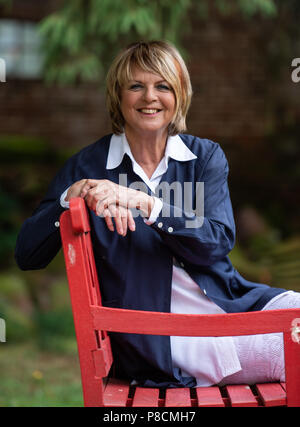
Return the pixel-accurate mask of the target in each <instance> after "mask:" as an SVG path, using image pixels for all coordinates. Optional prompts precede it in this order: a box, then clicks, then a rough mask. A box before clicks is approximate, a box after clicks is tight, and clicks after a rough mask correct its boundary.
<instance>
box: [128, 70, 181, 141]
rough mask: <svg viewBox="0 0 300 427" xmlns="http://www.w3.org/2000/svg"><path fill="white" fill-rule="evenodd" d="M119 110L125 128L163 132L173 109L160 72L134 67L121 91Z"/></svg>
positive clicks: (170, 118)
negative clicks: (155, 72)
mask: <svg viewBox="0 0 300 427" xmlns="http://www.w3.org/2000/svg"><path fill="white" fill-rule="evenodd" d="M121 111H122V114H123V117H124V119H125V130H126V128H127V129H128V128H130V130H131V131H132V132H140V131H143V132H153V133H156V134H164V133H165V132H167V128H168V125H169V123H170V122H171V120H172V119H173V116H174V113H175V95H174V92H173V90H172V88H171V86H170V85H169V84H168V83H167V82H166V81H165V80H164V78H163V77H162V76H160V75H159V74H153V73H150V72H146V71H143V70H142V69H140V68H137V67H134V68H133V70H132V80H130V81H129V82H128V83H127V84H126V85H125V87H124V88H122V91H121Z"/></svg>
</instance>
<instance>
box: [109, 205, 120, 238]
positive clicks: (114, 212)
mask: <svg viewBox="0 0 300 427" xmlns="http://www.w3.org/2000/svg"><path fill="white" fill-rule="evenodd" d="M108 209H109V211H110V213H111V216H112V217H113V219H114V221H115V226H116V230H117V233H118V234H121V235H123V233H124V230H123V224H122V219H121V215H120V211H119V209H118V208H117V206H116V205H114V204H111V205H109V206H108Z"/></svg>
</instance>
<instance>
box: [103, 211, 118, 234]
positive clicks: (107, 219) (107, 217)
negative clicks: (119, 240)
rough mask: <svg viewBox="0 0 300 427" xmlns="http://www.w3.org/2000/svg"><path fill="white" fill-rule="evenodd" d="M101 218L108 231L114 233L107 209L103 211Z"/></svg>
mask: <svg viewBox="0 0 300 427" xmlns="http://www.w3.org/2000/svg"><path fill="white" fill-rule="evenodd" d="M103 217H104V219H105V222H106V225H107V227H108V229H109V230H110V231H114V230H115V228H114V224H113V221H112V218H111V213H110V211H109V209H105V210H104V212H103Z"/></svg>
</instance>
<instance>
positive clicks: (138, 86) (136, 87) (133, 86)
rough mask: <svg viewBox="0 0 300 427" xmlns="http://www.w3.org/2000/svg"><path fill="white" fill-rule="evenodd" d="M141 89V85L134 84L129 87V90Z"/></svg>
mask: <svg viewBox="0 0 300 427" xmlns="http://www.w3.org/2000/svg"><path fill="white" fill-rule="evenodd" d="M141 87H142V85H141V84H140V83H134V84H132V85H130V86H129V89H130V90H138V89H140V88H141Z"/></svg>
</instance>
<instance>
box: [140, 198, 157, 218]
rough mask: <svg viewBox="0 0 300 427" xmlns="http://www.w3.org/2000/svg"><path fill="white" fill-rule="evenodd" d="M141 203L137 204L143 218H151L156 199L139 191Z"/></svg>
mask: <svg viewBox="0 0 300 427" xmlns="http://www.w3.org/2000/svg"><path fill="white" fill-rule="evenodd" d="M139 193H140V194H139V202H138V204H137V209H139V210H140V211H141V212H142V213H143V216H144V217H146V218H149V216H150V214H151V211H152V209H153V207H154V198H153V197H152V196H149V195H148V194H146V193H144V192H142V191H139Z"/></svg>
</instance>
